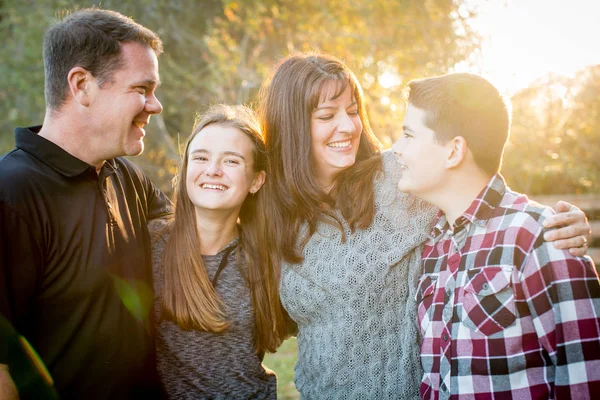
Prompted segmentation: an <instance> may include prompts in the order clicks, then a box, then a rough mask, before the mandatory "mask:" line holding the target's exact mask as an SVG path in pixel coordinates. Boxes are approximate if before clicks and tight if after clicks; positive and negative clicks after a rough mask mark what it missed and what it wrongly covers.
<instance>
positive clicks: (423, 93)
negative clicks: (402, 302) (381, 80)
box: [394, 74, 600, 399]
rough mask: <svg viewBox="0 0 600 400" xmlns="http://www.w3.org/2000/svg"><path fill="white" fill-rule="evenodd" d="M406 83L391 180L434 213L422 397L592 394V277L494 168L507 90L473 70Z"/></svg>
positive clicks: (597, 365) (599, 389) (423, 295)
mask: <svg viewBox="0 0 600 400" xmlns="http://www.w3.org/2000/svg"><path fill="white" fill-rule="evenodd" d="M409 87H410V95H409V100H408V101H409V104H408V107H407V110H406V114H405V119H404V132H403V136H402V138H401V139H400V140H399V141H398V142H397V143H396V144H395V145H394V152H395V153H396V154H397V155H398V158H399V162H400V163H401V164H402V168H403V175H402V178H401V179H400V182H399V184H398V187H399V189H400V190H403V191H406V192H409V193H412V194H414V195H416V196H418V197H420V198H422V199H424V200H426V201H428V202H430V203H432V204H434V205H436V206H437V207H439V208H440V210H441V212H440V215H439V220H438V221H437V224H436V226H435V228H434V230H433V234H432V238H431V239H430V240H429V241H428V242H427V244H426V246H425V249H424V252H423V274H422V277H421V279H420V282H419V287H418V290H417V295H416V296H417V302H418V308H419V312H418V315H419V323H420V326H421V330H422V334H423V341H422V345H421V360H422V364H423V368H424V370H425V374H424V376H423V379H422V383H421V397H422V398H424V399H447V398H466V399H467V398H468V399H475V398H482V399H483V398H486V399H487V398H489V399H492V398H515V399H548V398H558V399H560V398H574V399H575V398H576V399H590V398H599V397H597V396H598V395H600V339H599V337H600V319H599V318H598V316H599V312H600V287H599V284H598V275H597V273H596V271H595V268H594V265H593V263H592V262H591V260H589V259H588V258H580V257H575V256H573V255H571V254H570V253H569V252H567V251H564V250H557V249H556V248H555V247H554V246H553V245H552V244H551V243H548V242H546V241H544V238H543V235H544V231H545V230H544V227H543V221H544V220H545V219H547V218H548V217H550V216H551V215H552V214H553V212H552V210H551V209H549V208H547V207H543V206H541V205H539V204H537V203H534V202H531V201H529V200H528V199H527V197H525V196H524V195H521V194H518V193H515V192H513V191H511V190H510V189H509V188H508V187H507V186H506V184H505V182H504V179H503V178H502V175H500V173H499V172H498V171H499V169H500V165H501V159H502V154H503V150H504V145H505V143H506V141H507V138H508V134H509V128H510V118H509V114H508V111H507V107H506V104H505V102H504V101H503V99H502V97H501V96H500V95H499V93H498V91H497V90H496V88H495V87H494V86H492V85H491V84H490V83H489V82H488V81H486V80H485V79H483V78H481V77H479V76H476V75H471V74H450V75H445V76H440V77H434V78H429V79H423V80H418V81H412V82H411V83H409ZM584 239H585V238H584Z"/></svg>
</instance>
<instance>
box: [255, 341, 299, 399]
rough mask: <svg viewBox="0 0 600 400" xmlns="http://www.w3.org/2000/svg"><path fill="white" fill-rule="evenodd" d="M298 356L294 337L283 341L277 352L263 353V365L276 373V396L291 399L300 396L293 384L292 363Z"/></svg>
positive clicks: (294, 363)
mask: <svg viewBox="0 0 600 400" xmlns="http://www.w3.org/2000/svg"><path fill="white" fill-rule="evenodd" d="M297 358H298V342H297V340H296V338H295V337H292V338H289V339H287V340H286V341H284V342H283V343H282V344H281V346H280V347H279V349H277V353H274V354H270V353H267V354H265V359H264V363H263V364H264V365H265V366H266V367H267V368H269V369H271V370H273V371H275V373H276V374H277V398H278V399H281V400H292V399H298V398H300V394H299V393H298V391H297V390H296V386H295V385H294V365H296V360H297Z"/></svg>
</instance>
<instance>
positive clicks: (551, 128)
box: [0, 0, 600, 398]
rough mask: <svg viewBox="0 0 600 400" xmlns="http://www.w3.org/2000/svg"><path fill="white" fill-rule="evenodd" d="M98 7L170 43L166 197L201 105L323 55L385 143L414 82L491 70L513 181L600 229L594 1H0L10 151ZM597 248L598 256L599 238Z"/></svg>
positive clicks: (161, 144) (1, 108) (155, 167)
mask: <svg viewBox="0 0 600 400" xmlns="http://www.w3.org/2000/svg"><path fill="white" fill-rule="evenodd" d="M92 5H100V6H101V7H103V8H108V9H113V10H117V11H119V12H121V13H123V14H125V15H128V16H130V17H132V18H134V19H135V20H136V21H138V22H140V23H142V24H143V25H145V26H147V27H148V28H150V29H152V30H154V31H155V32H157V33H158V34H159V35H160V36H161V38H162V39H163V42H164V48H165V53H164V55H162V56H161V58H160V73H161V80H162V82H163V84H162V86H161V87H160V88H159V90H158V92H157V96H158V97H159V99H160V100H161V102H162V104H163V106H164V111H163V113H162V114H161V115H159V116H154V117H153V118H152V122H151V124H150V125H149V126H148V127H147V129H146V130H147V133H148V135H147V138H146V150H145V152H144V154H143V155H142V156H140V157H136V158H135V162H136V163H138V164H139V165H141V166H142V167H143V168H144V170H145V171H146V172H147V174H148V175H149V176H150V177H151V178H152V179H153V180H154V181H155V182H156V183H157V184H158V185H159V186H160V187H161V188H162V189H163V190H164V191H165V192H166V193H169V194H170V193H171V192H172V190H171V177H172V176H173V174H174V172H175V168H176V165H177V159H178V157H179V148H180V144H181V143H183V142H185V139H186V138H187V136H188V135H189V133H190V132H191V128H192V125H193V122H194V115H195V113H196V112H197V111H199V110H202V109H203V108H205V107H206V106H207V105H209V104H214V103H222V102H223V103H246V104H252V103H253V101H254V100H255V96H256V94H257V91H258V89H259V87H260V84H261V82H262V81H263V79H264V78H265V76H267V75H268V73H269V72H270V71H271V69H272V67H273V65H274V64H275V63H277V62H278V61H279V60H280V59H281V58H283V57H285V56H286V55H288V54H290V53H292V52H295V51H309V50H320V51H323V52H328V53H331V54H333V55H335V56H337V57H339V58H341V59H343V60H344V61H345V62H346V63H347V64H348V65H349V66H350V68H351V69H352V70H353V71H354V72H355V74H356V75H357V77H358V79H359V81H360V82H361V84H362V86H363V88H364V91H365V94H366V106H367V109H368V114H369V117H370V120H371V124H372V125H373V128H374V130H375V133H376V134H377V136H378V137H379V139H380V140H381V142H382V143H383V145H384V147H390V146H391V144H392V143H393V142H394V141H395V140H396V139H397V138H398V136H399V134H400V133H401V126H402V118H403V112H404V106H405V104H404V96H405V92H404V89H405V86H406V83H407V82H408V81H409V80H410V79H413V78H421V77H426V76H431V75H437V74H443V73H447V72H452V71H461V72H464V71H469V72H474V73H479V74H482V75H484V76H485V77H486V78H488V79H490V80H491V81H492V83H494V84H495V85H496V86H497V87H498V88H500V90H501V91H502V93H503V94H504V95H506V96H507V97H508V98H510V99H511V102H512V110H513V126H512V133H511V138H510V143H509V146H508V148H507V152H506V155H505V158H504V166H503V169H502V173H503V174H504V176H505V177H506V179H507V182H508V184H509V185H510V186H511V188H513V189H514V190H517V191H521V192H525V193H528V194H530V195H531V196H532V197H534V198H535V199H539V200H540V201H541V202H545V203H550V205H552V202H553V201H554V200H555V199H557V198H561V199H566V200H570V201H572V202H574V203H575V204H578V205H580V207H582V208H584V209H585V210H586V212H587V214H588V216H589V217H590V220H591V223H592V228H593V230H594V232H595V233H596V235H597V234H598V233H599V232H598V231H600V229H599V228H600V225H599V224H600V204H599V203H600V161H599V156H598V154H600V41H599V40H598V38H600V24H598V23H597V13H596V11H595V9H596V6H595V5H594V2H592V1H587V0H569V1H559V0H394V1H392V0H353V1H346V0H330V1H323V0H263V1H259V0H237V1H229V0H196V1H193V0H171V1H165V0H136V1H135V2H133V1H131V2H125V1H113V0H105V1H102V2H101V3H100V2H97V1H66V0H35V1H32V0H0V39H1V40H2V46H1V47H0V60H1V61H0V154H3V153H5V152H7V151H9V150H10V149H11V148H12V147H13V143H14V140H13V129H14V127H16V126H29V125H35V124H39V123H41V122H42V119H43V114H44V95H43V88H44V73H43V64H42V57H41V53H42V50H41V44H42V36H43V33H44V31H45V30H46V28H47V27H48V26H49V25H50V24H52V23H53V22H54V21H56V19H57V17H58V16H59V15H60V14H61V12H62V10H65V9H73V8H81V7H86V6H92ZM556 196H558V197H556ZM591 247H592V248H595V249H594V250H592V252H596V253H593V254H595V258H596V260H597V262H598V261H600V260H599V258H600V253H599V252H598V250H599V249H598V248H599V247H600V242H599V239H598V236H596V237H595V239H594V241H593V242H592V246H591ZM294 346H295V341H293V340H292V341H287V342H286V344H285V345H284V347H283V348H282V350H281V351H280V352H279V353H278V356H277V357H279V358H277V357H275V358H273V357H270V358H268V359H267V361H266V362H267V364H268V365H269V366H271V367H272V368H273V369H275V370H276V371H277V372H278V374H279V375H280V384H281V388H282V390H283V392H282V397H283V398H294V397H295V396H296V394H295V392H294V389H293V383H292V382H291V379H292V374H293V371H292V367H293V362H294V357H295V349H294ZM282 378H283V379H282Z"/></svg>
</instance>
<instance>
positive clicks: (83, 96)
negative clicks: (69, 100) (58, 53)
mask: <svg viewBox="0 0 600 400" xmlns="http://www.w3.org/2000/svg"><path fill="white" fill-rule="evenodd" d="M93 79H94V78H93V77H92V74H91V73H90V72H89V71H88V70H87V69H85V68H82V67H73V68H71V70H70V71H69V73H68V74H67V82H68V84H69V92H70V93H71V96H72V97H73V100H75V101H76V102H77V103H79V104H81V105H82V106H84V107H87V106H88V105H89V104H90V90H91V85H92V80H93Z"/></svg>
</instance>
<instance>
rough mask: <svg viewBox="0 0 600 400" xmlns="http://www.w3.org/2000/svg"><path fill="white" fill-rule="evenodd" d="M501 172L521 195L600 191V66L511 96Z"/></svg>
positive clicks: (545, 81)
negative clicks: (509, 128) (510, 121)
mask: <svg viewBox="0 0 600 400" xmlns="http://www.w3.org/2000/svg"><path fill="white" fill-rule="evenodd" d="M512 104H513V126H512V133H511V137H510V141H509V145H508V147H507V149H506V154H505V157H504V165H503V168H502V172H503V174H504V175H505V176H506V179H507V181H508V183H509V185H510V186H511V187H512V188H513V189H515V190H517V191H520V192H525V193H528V194H531V195H535V194H563V193H573V194H575V193H577V194H579V193H600V163H599V162H598V154H599V153H600V65H596V66H590V67H587V68H585V69H583V70H581V71H580V72H579V73H577V74H576V75H575V76H574V77H564V76H557V75H548V76H546V77H544V78H542V79H540V80H538V81H537V82H535V83H534V84H533V85H531V86H530V87H529V88H527V89H524V90H522V91H520V92H519V93H517V94H516V95H515V96H513V98H512Z"/></svg>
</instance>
